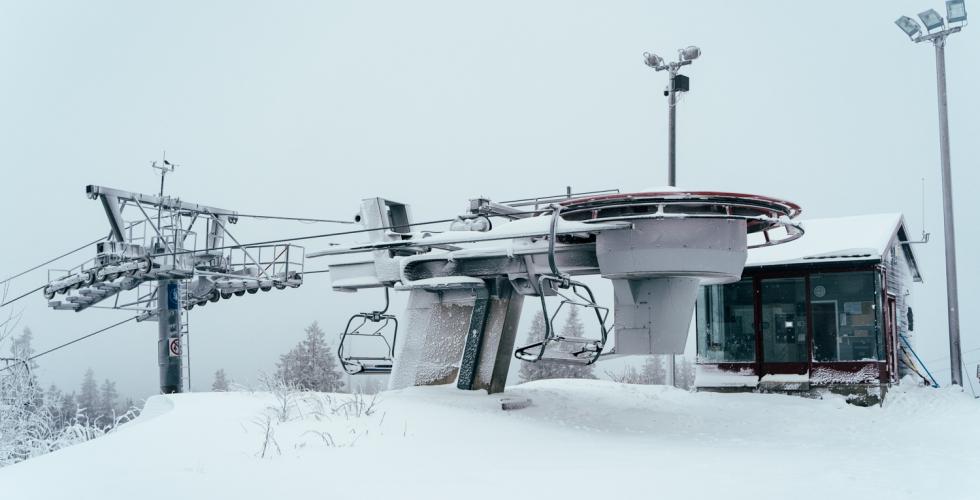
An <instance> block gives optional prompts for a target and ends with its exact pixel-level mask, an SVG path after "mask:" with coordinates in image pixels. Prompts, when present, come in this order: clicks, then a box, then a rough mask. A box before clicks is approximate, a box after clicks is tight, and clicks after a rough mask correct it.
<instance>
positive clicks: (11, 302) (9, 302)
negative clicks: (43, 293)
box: [0, 285, 48, 307]
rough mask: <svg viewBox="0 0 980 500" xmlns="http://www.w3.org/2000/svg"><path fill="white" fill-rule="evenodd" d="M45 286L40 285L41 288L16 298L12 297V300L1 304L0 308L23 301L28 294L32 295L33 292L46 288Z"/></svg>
mask: <svg viewBox="0 0 980 500" xmlns="http://www.w3.org/2000/svg"><path fill="white" fill-rule="evenodd" d="M46 286H48V285H41V286H39V287H37V288H35V289H33V290H31V291H29V292H26V293H24V294H23V295H18V296H17V297H14V298H12V299H10V300H8V301H6V302H4V303H3V304H0V307H3V306H5V305H7V304H13V303H14V302H17V301H18V300H20V299H23V298H24V297H27V296H28V295H30V294H32V293H34V292H36V291H38V290H40V289H42V288H44V287H46Z"/></svg>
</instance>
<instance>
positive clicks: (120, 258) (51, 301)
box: [42, 185, 305, 393]
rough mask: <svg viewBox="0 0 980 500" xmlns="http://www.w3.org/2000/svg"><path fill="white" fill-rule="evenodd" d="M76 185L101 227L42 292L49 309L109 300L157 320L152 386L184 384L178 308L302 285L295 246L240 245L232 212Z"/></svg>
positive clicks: (184, 345)
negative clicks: (99, 237) (102, 234)
mask: <svg viewBox="0 0 980 500" xmlns="http://www.w3.org/2000/svg"><path fill="white" fill-rule="evenodd" d="M85 192H86V195H87V196H88V197H89V198H91V199H93V200H99V201H100V202H101V204H102V207H103V209H104V210H105V214H106V217H107V219H108V222H109V229H110V233H109V236H108V237H107V238H106V239H105V241H101V242H98V243H96V244H95V246H94V248H93V250H94V256H93V257H92V258H91V259H89V260H86V261H84V262H82V263H81V264H79V265H77V266H75V267H72V268H70V269H57V270H55V269H52V270H49V272H48V278H49V280H48V284H47V285H46V286H45V287H44V288H43V290H42V291H43V294H44V296H45V297H46V298H47V299H48V305H49V306H50V307H51V308H53V309H57V310H69V311H75V312H79V311H83V310H86V309H88V308H107V309H118V310H125V311H131V312H134V313H135V314H136V315H137V319H138V320H139V321H157V322H158V323H159V338H158V343H159V347H158V352H159V356H158V359H159V365H160V388H161V391H162V392H165V393H169V392H181V391H183V390H187V389H189V386H190V377H189V368H188V365H189V351H190V349H189V338H188V327H187V311H189V310H190V309H193V308H194V307H200V306H206V305H207V304H209V303H213V302H218V301H220V300H227V299H232V298H233V297H242V296H244V295H246V294H255V293H257V292H259V291H263V292H267V291H270V290H272V289H279V290H282V289H286V288H296V287H298V286H300V285H302V284H303V265H304V260H305V256H304V250H303V248H302V247H300V246H296V245H291V244H276V245H242V244H240V243H239V242H238V240H237V239H236V238H235V236H234V235H233V234H232V233H231V232H230V231H229V226H230V225H231V224H235V223H237V222H238V214H237V212H235V211H232V210H226V209H221V208H216V207H211V206H207V205H202V204H198V203H191V202H188V201H185V200H181V199H179V198H175V197H170V196H164V195H163V194H162V191H161V194H159V195H151V194H142V193H135V192H129V191H122V190H118V189H113V188H107V187H103V186H94V185H93V186H88V187H87V188H86V189H85ZM198 235H200V237H198ZM185 371H186V376H185Z"/></svg>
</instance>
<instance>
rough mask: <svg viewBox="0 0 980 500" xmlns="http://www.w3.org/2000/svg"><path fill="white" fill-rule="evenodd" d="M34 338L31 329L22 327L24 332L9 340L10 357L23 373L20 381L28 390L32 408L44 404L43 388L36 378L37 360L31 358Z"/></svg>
mask: <svg viewBox="0 0 980 500" xmlns="http://www.w3.org/2000/svg"><path fill="white" fill-rule="evenodd" d="M33 339H34V334H33V333H32V332H31V329H30V328H28V327H26V326H25V327H24V332H23V333H22V334H21V335H20V336H19V337H13V338H11V340H10V354H11V357H12V358H14V359H15V360H16V362H15V363H16V364H17V365H18V370H21V371H22V372H23V373H21V374H20V377H22V383H24V384H26V387H27V389H28V390H29V391H30V393H31V395H32V397H31V403H29V404H30V405H31V406H32V407H33V408H40V407H41V406H42V405H43V404H44V390H43V389H41V385H40V382H39V381H38V379H37V373H36V371H37V362H36V361H34V360H32V359H31V356H33V355H34V347H32V346H31V341H32V340H33Z"/></svg>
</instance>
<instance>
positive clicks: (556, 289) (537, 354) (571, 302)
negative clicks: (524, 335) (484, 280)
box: [514, 204, 609, 365]
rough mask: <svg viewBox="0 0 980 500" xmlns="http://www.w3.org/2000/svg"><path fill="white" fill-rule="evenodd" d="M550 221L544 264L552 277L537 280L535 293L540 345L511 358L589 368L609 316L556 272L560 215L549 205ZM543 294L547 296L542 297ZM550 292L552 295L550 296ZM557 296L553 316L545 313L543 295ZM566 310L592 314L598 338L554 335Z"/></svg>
mask: <svg viewBox="0 0 980 500" xmlns="http://www.w3.org/2000/svg"><path fill="white" fill-rule="evenodd" d="M551 208H552V219H551V234H550V238H549V240H548V264H549V265H550V266H551V273H552V274H550V275H549V274H542V275H541V276H540V277H539V278H538V292H539V295H540V297H541V310H542V313H543V314H544V326H545V335H544V339H543V340H541V341H540V342H535V343H533V344H530V345H526V346H524V347H520V348H518V349H517V350H516V351H514V356H515V357H516V358H517V359H520V360H521V361H528V362H531V363H534V362H538V361H549V362H555V363H565V364H577V365H591V364H592V363H595V362H596V360H598V359H599V355H600V354H602V349H603V348H604V347H605V345H606V339H607V337H608V336H609V330H608V329H607V328H606V318H607V317H608V316H609V308H608V307H603V306H600V305H599V304H597V303H596V301H595V295H594V294H593V293H592V290H591V289H590V288H589V287H588V286H587V285H586V284H585V283H582V282H580V281H575V280H573V279H571V278H570V277H569V276H568V275H567V274H564V273H562V272H561V271H559V269H558V265H557V264H556V262H555V237H556V234H557V224H558V219H559V217H560V214H561V209H562V207H561V205H556V204H553V205H552V206H551ZM546 290H547V291H548V293H546ZM552 292H553V293H552ZM552 294H554V295H558V296H559V297H561V303H560V304H559V305H558V307H557V308H556V309H555V312H554V313H553V314H549V312H548V302H547V300H546V299H545V297H546V296H547V295H552ZM566 305H568V306H569V307H583V308H587V309H591V310H592V311H593V312H594V313H595V317H596V320H597V321H598V323H599V331H600V338H598V339H596V338H586V337H566V336H563V335H558V334H557V333H556V332H557V330H556V328H555V318H557V317H558V313H560V312H561V309H562V308H563V307H565V306H566Z"/></svg>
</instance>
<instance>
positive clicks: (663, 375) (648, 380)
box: [641, 356, 667, 384]
mask: <svg viewBox="0 0 980 500" xmlns="http://www.w3.org/2000/svg"><path fill="white" fill-rule="evenodd" d="M641 373H642V377H643V383H644V384H665V383H667V368H666V367H665V366H664V357H663V356H647V359H646V360H645V361H644V362H643V369H642V370H641Z"/></svg>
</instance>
